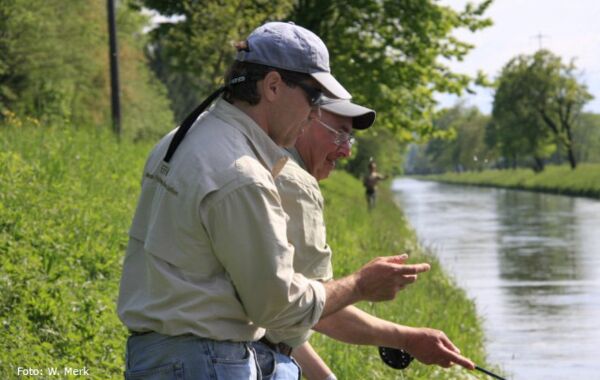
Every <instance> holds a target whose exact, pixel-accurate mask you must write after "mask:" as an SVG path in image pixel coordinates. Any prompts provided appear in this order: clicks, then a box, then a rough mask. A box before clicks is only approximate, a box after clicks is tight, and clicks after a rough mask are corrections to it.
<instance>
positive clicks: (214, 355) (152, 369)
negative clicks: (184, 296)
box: [125, 333, 260, 380]
mask: <svg viewBox="0 0 600 380" xmlns="http://www.w3.org/2000/svg"><path fill="white" fill-rule="evenodd" d="M259 376H260V374H259V370H258V367H257V361H256V357H255V354H254V349H253V348H252V347H251V345H250V343H235V342H219V341H214V340H211V339H204V338H200V337H197V336H194V335H180V336H167V335H162V334H158V333H148V334H144V335H132V336H130V337H129V339H128V340H127V358H126V371H125V379H128V380H134V379H136V380H137V379H144V380H183V379H193V380H246V379H248V380H257V379H260V378H259Z"/></svg>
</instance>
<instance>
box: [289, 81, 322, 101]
mask: <svg viewBox="0 0 600 380" xmlns="http://www.w3.org/2000/svg"><path fill="white" fill-rule="evenodd" d="M284 80H285V81H286V82H288V83H290V84H292V85H294V86H298V87H300V88H301V89H302V91H304V94H305V95H306V99H307V100H308V104H309V105H310V106H311V107H317V106H318V105H319V104H321V97H322V96H323V91H321V89H320V88H318V87H313V86H311V85H308V84H306V83H303V82H300V81H297V80H292V79H290V78H285V79H284Z"/></svg>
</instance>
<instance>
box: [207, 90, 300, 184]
mask: <svg viewBox="0 0 600 380" xmlns="http://www.w3.org/2000/svg"><path fill="white" fill-rule="evenodd" d="M212 113H213V115H215V116H216V117H218V118H219V119H221V120H223V121H224V122H226V123H227V124H229V125H231V126H232V127H234V128H235V129H237V130H238V131H240V132H241V133H243V134H244V136H246V138H247V139H248V141H249V142H250V144H251V145H252V148H253V149H254V151H255V152H256V154H257V156H258V159H259V160H260V161H261V162H262V164H263V165H264V166H265V167H266V168H267V169H268V170H269V171H270V172H271V175H272V176H273V177H276V176H277V175H278V174H279V172H281V169H283V167H284V165H285V163H286V162H287V160H288V157H287V156H286V155H285V153H283V152H282V150H281V147H279V146H278V145H277V144H275V143H274V142H273V140H271V138H270V137H269V136H268V135H267V134H266V133H265V131H264V130H263V129H262V128H261V127H260V126H259V125H258V124H256V122H255V121H254V120H252V118H251V117H250V116H248V115H247V114H246V113H244V112H243V111H242V110H240V109H239V108H237V107H236V106H234V105H233V104H231V103H229V102H228V101H226V100H224V99H223V98H219V99H218V100H217V101H216V102H215V104H214V106H213V108H212Z"/></svg>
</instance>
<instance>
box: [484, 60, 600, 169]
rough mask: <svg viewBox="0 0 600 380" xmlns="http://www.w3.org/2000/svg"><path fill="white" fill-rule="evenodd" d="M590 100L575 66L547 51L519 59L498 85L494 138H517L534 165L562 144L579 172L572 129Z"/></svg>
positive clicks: (493, 113)
mask: <svg viewBox="0 0 600 380" xmlns="http://www.w3.org/2000/svg"><path fill="white" fill-rule="evenodd" d="M591 99H592V95H591V94H590V93H589V92H588V91H587V87H586V86H585V85H584V84H581V83H579V82H578V80H577V77H576V67H575V64H574V63H573V61H571V62H570V63H569V64H565V63H563V62H562V59H561V58H560V57H558V56H556V55H554V54H553V53H551V52H550V51H548V50H544V49H542V50H539V51H537V52H536V53H535V54H533V55H520V56H517V57H515V58H513V59H512V60H510V61H509V62H508V63H507V64H506V65H505V66H504V68H503V69H502V72H501V74H500V76H499V78H498V79H497V90H496V94H495V97H494V105H493V111H492V115H493V121H494V125H495V127H496V130H495V133H497V134H498V136H500V138H499V140H500V141H503V142H505V143H506V142H508V140H509V139H510V138H516V139H517V141H519V142H521V145H520V147H519V148H518V149H517V150H519V151H521V153H522V150H524V149H527V150H529V153H530V154H532V155H533V156H534V158H535V159H536V162H538V161H540V160H542V161H543V158H544V157H547V156H548V155H549V153H551V151H552V150H553V149H555V147H552V143H555V144H561V145H562V146H563V147H564V148H565V150H566V152H567V158H568V160H569V163H570V165H571V168H573V169H575V168H576V166H577V160H576V156H575V153H574V138H573V128H574V126H575V124H576V122H577V120H578V118H579V116H580V114H581V110H582V108H583V106H584V105H585V103H587V102H588V101H589V100H591ZM515 152H516V151H515ZM540 162H541V161H540ZM538 166H539V162H538ZM541 169H543V165H542V167H541Z"/></svg>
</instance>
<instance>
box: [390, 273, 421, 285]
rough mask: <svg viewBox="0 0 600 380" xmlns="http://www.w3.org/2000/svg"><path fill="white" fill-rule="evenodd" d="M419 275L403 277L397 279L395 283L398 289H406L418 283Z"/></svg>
mask: <svg viewBox="0 0 600 380" xmlns="http://www.w3.org/2000/svg"><path fill="white" fill-rule="evenodd" d="M417 278H418V276H417V275H402V276H398V277H396V278H395V281H394V282H395V283H396V286H397V287H401V288H404V287H405V286H406V285H410V284H412V283H413V282H415V281H417Z"/></svg>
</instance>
